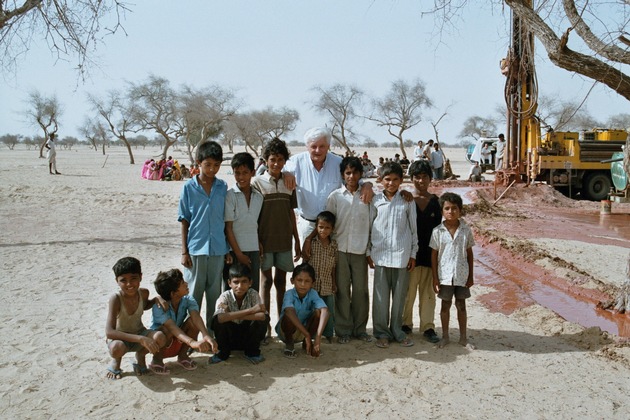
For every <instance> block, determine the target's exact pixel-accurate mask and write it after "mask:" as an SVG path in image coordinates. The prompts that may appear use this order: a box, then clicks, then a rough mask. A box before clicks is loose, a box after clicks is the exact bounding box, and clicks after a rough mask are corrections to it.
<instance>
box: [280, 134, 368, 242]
mask: <svg viewBox="0 0 630 420" xmlns="http://www.w3.org/2000/svg"><path fill="white" fill-rule="evenodd" d="M331 139H332V134H331V132H330V130H329V129H327V128H324V127H315V128H311V129H310V130H308V131H307V132H306V133H305V134H304V143H305V144H306V147H307V148H308V150H307V151H306V152H302V153H298V154H297V155H294V156H292V157H291V158H290V159H289V161H288V162H287V163H286V165H285V167H284V171H285V173H287V172H288V173H290V174H292V175H293V176H294V177H295V182H294V183H293V184H297V185H296V188H297V202H298V212H297V213H298V215H299V218H298V232H299V234H300V241H301V242H302V243H304V239H305V238H306V237H307V236H308V235H309V233H311V232H312V231H313V229H315V218H316V217H317V215H318V214H319V213H320V212H322V211H324V210H326V200H327V199H328V196H329V195H330V193H331V192H333V191H334V190H336V189H337V188H339V187H341V183H342V177H341V168H340V166H339V165H340V164H341V160H342V157H341V156H338V155H335V154H334V153H331V152H330V151H329V150H330V142H331ZM285 184H286V185H287V186H288V187H289V188H291V187H292V185H291V184H292V183H290V182H289V179H288V177H287V179H285ZM373 196H374V191H373V190H372V183H371V182H364V183H363V185H362V187H361V200H362V201H363V202H365V203H369V202H370V201H372V197H373Z"/></svg>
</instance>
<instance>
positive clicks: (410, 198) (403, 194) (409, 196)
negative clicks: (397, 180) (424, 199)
mask: <svg viewBox="0 0 630 420" xmlns="http://www.w3.org/2000/svg"><path fill="white" fill-rule="evenodd" d="M400 196H401V197H402V198H403V199H404V200H405V201H406V202H407V203H410V202H412V201H413V194H412V193H411V192H409V191H407V190H403V189H401V190H400Z"/></svg>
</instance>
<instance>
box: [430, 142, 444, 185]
mask: <svg viewBox="0 0 630 420" xmlns="http://www.w3.org/2000/svg"><path fill="white" fill-rule="evenodd" d="M445 159H446V158H445V157H444V152H442V150H441V149H440V144H439V143H435V144H434V145H433V151H432V152H431V158H430V160H429V162H430V163H431V168H433V178H434V179H437V180H440V179H443V178H444V160H445Z"/></svg>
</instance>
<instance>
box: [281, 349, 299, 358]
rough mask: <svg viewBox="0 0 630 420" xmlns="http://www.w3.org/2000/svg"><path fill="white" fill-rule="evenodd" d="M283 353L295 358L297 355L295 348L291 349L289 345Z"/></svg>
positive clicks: (287, 356) (285, 355)
mask: <svg viewBox="0 0 630 420" xmlns="http://www.w3.org/2000/svg"><path fill="white" fill-rule="evenodd" d="M282 355H283V356H284V357H286V358H287V359H295V358H296V357H297V353H295V349H290V348H288V347H285V348H284V350H283V351H282Z"/></svg>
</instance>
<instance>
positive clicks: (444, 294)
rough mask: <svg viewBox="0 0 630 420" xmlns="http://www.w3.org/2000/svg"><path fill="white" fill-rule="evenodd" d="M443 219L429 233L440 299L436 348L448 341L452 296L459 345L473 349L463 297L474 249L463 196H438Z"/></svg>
mask: <svg viewBox="0 0 630 420" xmlns="http://www.w3.org/2000/svg"><path fill="white" fill-rule="evenodd" d="M440 206H441V207H442V216H443V217H444V221H443V222H442V223H441V224H440V225H439V226H437V227H436V228H435V229H433V233H432V234H431V242H430V243H429V246H430V247H431V249H432V251H431V267H432V270H433V288H434V290H435V292H436V293H437V294H438V297H439V298H440V299H441V300H442V308H441V309H440V320H441V321H442V340H441V341H440V343H439V347H440V348H441V347H444V346H445V345H447V344H448V343H449V331H448V329H449V326H448V324H449V319H450V309H451V304H452V302H453V296H455V307H456V308H457V322H458V324H459V344H461V345H462V346H465V347H468V348H473V346H472V345H469V344H468V339H467V335H466V327H467V323H468V315H467V313H466V299H468V298H469V297H470V288H471V287H472V286H473V284H474V281H473V250H472V247H473V245H475V240H474V239H473V233H472V229H471V228H470V226H468V224H467V223H466V222H465V221H464V220H463V219H461V218H460V217H461V213H462V208H463V202H462V198H461V197H460V196H459V195H457V194H455V193H449V192H446V193H444V194H442V196H441V197H440Z"/></svg>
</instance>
